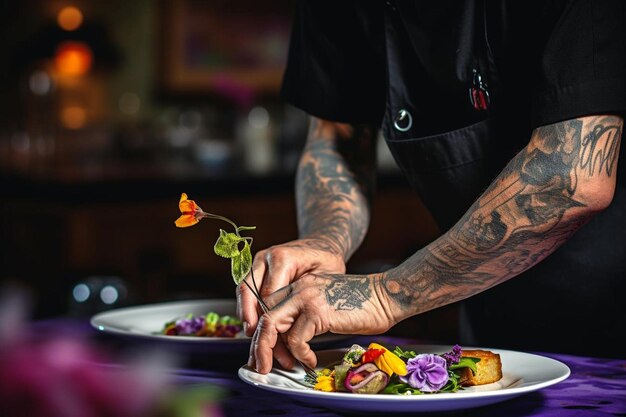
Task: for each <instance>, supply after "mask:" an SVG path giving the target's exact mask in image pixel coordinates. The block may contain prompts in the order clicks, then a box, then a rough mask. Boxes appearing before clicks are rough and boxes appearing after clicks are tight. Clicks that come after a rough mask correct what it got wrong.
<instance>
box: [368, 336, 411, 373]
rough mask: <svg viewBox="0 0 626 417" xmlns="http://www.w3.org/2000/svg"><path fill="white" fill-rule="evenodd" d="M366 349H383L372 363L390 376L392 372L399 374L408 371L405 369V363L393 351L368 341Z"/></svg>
mask: <svg viewBox="0 0 626 417" xmlns="http://www.w3.org/2000/svg"><path fill="white" fill-rule="evenodd" d="M368 349H383V350H384V351H385V352H384V353H383V354H382V355H380V356H379V357H378V358H376V359H375V360H374V364H375V365H376V366H377V367H378V369H380V370H381V371H383V372H384V373H386V374H387V375H389V376H391V375H393V374H394V373H395V374H397V375H400V376H404V375H406V374H407V373H408V372H407V370H406V363H404V361H403V360H402V359H401V358H399V357H398V356H396V354H395V353H393V352H390V351H389V350H387V348H385V347H384V346H381V345H379V344H378V343H370V345H369V346H368Z"/></svg>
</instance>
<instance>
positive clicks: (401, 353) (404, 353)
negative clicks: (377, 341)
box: [393, 346, 417, 359]
mask: <svg viewBox="0 0 626 417" xmlns="http://www.w3.org/2000/svg"><path fill="white" fill-rule="evenodd" d="M393 353H394V354H395V355H396V356H397V357H399V358H405V359H412V358H414V357H416V356H417V353H415V352H414V351H412V350H402V348H401V347H400V346H396V348H395V349H394V350H393Z"/></svg>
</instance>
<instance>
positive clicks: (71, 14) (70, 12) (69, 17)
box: [57, 6, 83, 31]
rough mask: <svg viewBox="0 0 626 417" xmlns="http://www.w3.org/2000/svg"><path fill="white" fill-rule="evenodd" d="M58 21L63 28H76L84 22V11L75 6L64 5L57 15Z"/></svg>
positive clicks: (69, 29)
mask: <svg viewBox="0 0 626 417" xmlns="http://www.w3.org/2000/svg"><path fill="white" fill-rule="evenodd" d="M57 23H58V24H59V26H60V27H61V29H65V30H68V31H71V30H76V29H78V28H79V27H80V25H82V24H83V13H82V12H81V11H80V10H79V9H78V8H77V7H74V6H67V7H64V8H62V9H61V11H60V12H59V14H58V15H57Z"/></svg>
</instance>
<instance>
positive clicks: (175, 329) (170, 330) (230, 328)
mask: <svg viewBox="0 0 626 417" xmlns="http://www.w3.org/2000/svg"><path fill="white" fill-rule="evenodd" d="M240 333H241V320H239V319H238V318H236V317H232V316H229V315H223V316H220V315H219V314H217V313H214V312H210V313H208V314H205V315H198V316H194V315H193V314H189V315H187V316H186V317H183V318H179V319H176V320H172V321H170V322H167V323H165V326H163V330H162V331H161V334H164V335H168V336H204V337H231V338H232V337H237V336H238V335H239V334H240Z"/></svg>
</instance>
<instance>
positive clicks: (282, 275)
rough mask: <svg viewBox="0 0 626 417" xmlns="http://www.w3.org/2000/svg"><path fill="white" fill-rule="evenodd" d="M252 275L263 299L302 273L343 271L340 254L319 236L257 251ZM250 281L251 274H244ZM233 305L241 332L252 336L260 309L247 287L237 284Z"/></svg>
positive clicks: (336, 272)
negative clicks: (234, 305)
mask: <svg viewBox="0 0 626 417" xmlns="http://www.w3.org/2000/svg"><path fill="white" fill-rule="evenodd" d="M253 272H254V278H255V279H256V285H257V286H258V288H259V289H260V293H261V297H262V298H263V299H266V298H267V297H268V296H269V295H270V294H272V293H273V292H274V291H276V290H278V289H279V288H282V287H285V286H286V285H289V284H290V283H291V282H293V281H296V280H297V279H298V278H300V277H301V276H303V275H305V274H343V273H345V272H346V265H345V263H344V261H343V257H342V256H340V255H338V254H337V253H336V252H333V251H331V250H329V249H328V247H327V244H326V243H324V242H323V241H321V240H319V239H301V240H295V241H293V242H288V243H285V244H282V245H277V246H272V247H271V248H269V249H265V250H262V251H260V252H257V254H256V255H255V257H254V262H253ZM246 280H248V283H250V285H252V282H251V280H252V277H251V276H248V277H247V278H246ZM237 308H238V314H239V317H240V318H241V319H242V321H243V322H244V329H245V333H246V335H248V336H252V335H253V334H254V331H255V329H256V326H257V322H258V320H259V316H260V313H261V310H260V308H259V305H258V303H257V300H256V298H255V297H254V295H253V294H252V292H251V291H250V289H249V288H248V287H247V286H246V285H245V284H244V283H241V284H240V285H239V286H238V287H237Z"/></svg>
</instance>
